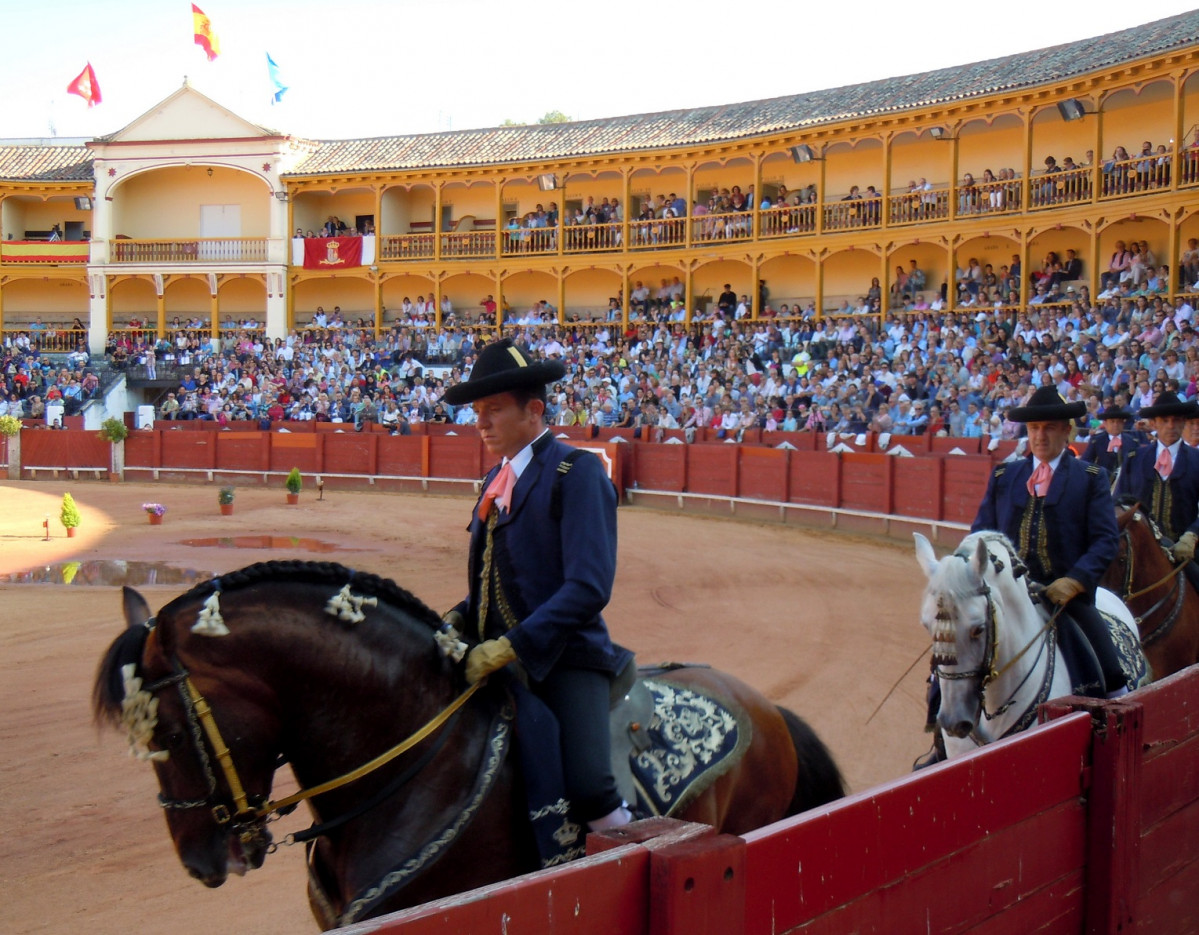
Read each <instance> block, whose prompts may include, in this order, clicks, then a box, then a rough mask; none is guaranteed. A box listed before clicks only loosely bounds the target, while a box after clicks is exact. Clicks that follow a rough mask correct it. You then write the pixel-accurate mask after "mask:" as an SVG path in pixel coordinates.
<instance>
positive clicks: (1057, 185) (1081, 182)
mask: <svg viewBox="0 0 1199 935" xmlns="http://www.w3.org/2000/svg"><path fill="white" fill-rule="evenodd" d="M1094 178H1095V176H1094V173H1093V171H1092V170H1091V169H1090V168H1085V169H1069V170H1062V171H1061V172H1047V173H1044V174H1042V175H1034V176H1033V177H1032V178H1031V179H1029V180H1028V206H1029V207H1030V208H1034V209H1036V208H1047V207H1058V206H1059V205H1069V204H1078V203H1079V202H1080V201H1090V200H1091V196H1092V194H1093V193H1094Z"/></svg>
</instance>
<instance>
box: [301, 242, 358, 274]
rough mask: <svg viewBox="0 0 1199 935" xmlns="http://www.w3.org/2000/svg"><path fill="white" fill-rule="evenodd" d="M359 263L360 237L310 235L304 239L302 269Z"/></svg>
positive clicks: (338, 266) (337, 266) (335, 267)
mask: <svg viewBox="0 0 1199 935" xmlns="http://www.w3.org/2000/svg"><path fill="white" fill-rule="evenodd" d="M361 265H362V238H361V237H310V238H308V239H306V240H305V241H304V269H341V268H344V267H348V266H361Z"/></svg>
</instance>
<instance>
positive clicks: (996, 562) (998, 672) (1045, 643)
mask: <svg viewBox="0 0 1199 935" xmlns="http://www.w3.org/2000/svg"><path fill="white" fill-rule="evenodd" d="M954 554H955V556H956V557H957V558H960V559H961V560H962V561H963V562H969V556H968V555H965V554H962V553H960V552H957V553H954ZM987 558H988V559H989V560H990V562H991V565H992V566H993V567H994V569H995V572H996V574H998V573H1000V572H1002V571H1003V570H1004V567H1005V566H1004V563H1003V559H1001V558H999V557H998V556H996V555H992V554H991V553H990V550H987ZM1008 559H1009V561H1011V563H1012V577H1014V578H1017V579H1019V578H1022V577H1024V576H1025V575H1026V574H1027V573H1028V568H1027V567H1026V566H1025V565H1024V563H1023V562H1022V561H1021V560H1020V558H1019V556H1017V555H1016V554H1015V553H1013V552H1012V551H1011V550H1010V549H1009V550H1008ZM974 593H975V595H976V596H979V597H982V598H984V599H985V600H986V608H987V609H986V613H985V615H984V618H983V620H984V634H983V635H984V645H985V649H984V652H983V658H982V662H981V663H980V664H979V666H978V667H977V668H975V669H968V670H965V671H953V672H950V671H947V670H946V669H945V668H944V666H946V665H957V654H956V652H955V651H953V650H948V651H947V650H946V649H945V647H946V646H947V644H946V642H945V641H940V642H939V643H937V642H934V656H933V674H934V675H936V677H937V678H938V679H945V680H946V681H949V682H956V681H966V680H974V681H976V682H977V683H978V685H977V689H976V693H977V696H978V702H979V710H981V711H982V713H983V716H984V717H985V718H986V719H987V720H988V721H992V720H995V719H996V718H998V717H1001V716H1002V715H1004V714H1006V713H1007V712H1008V711H1009V710H1010V709H1011V707H1012V705H1014V704H1015V702H1016V697H1017V695H1019V693H1020V690H1021V689H1022V688H1023V687H1024V685H1025V684H1026V683H1027V682H1028V680H1029V678H1030V677H1031V676H1032V674H1033V672H1035V671H1036V668H1037V661H1038V660H1039V659H1040V658H1041V656H1042V655H1043V654H1045V653H1046V652H1048V654H1049V656H1048V658H1049V664H1048V666H1047V667H1046V672H1045V675H1044V677H1043V679H1042V684H1041V688H1040V690H1039V691H1038V692H1037V695H1036V698H1034V700H1033V702H1032V703H1031V704H1030V705H1029V707H1028V709H1026V710H1025V712H1024V714H1023V715H1021V717H1020V718H1019V719H1017V722H1016V724H1015V725H1013V726H1012V727H1011V728H1009V729H1008V730H1007V731H1006V732H1005V734H1004V736H1007V735H1008V734H1012V733H1015V732H1017V731H1019V730H1023V729H1024V728H1025V727H1026V726H1028V723H1030V722H1031V716H1032V715H1035V711H1036V707H1037V705H1039V704H1041V703H1042V702H1044V701H1046V700H1048V693H1049V687H1050V685H1051V684H1052V682H1053V669H1054V659H1053V647H1054V645H1055V643H1056V636H1057V630H1056V628H1055V626H1054V624H1055V623H1056V622H1057V618H1058V615H1059V614H1060V613H1061V612H1062V608H1061V607H1058V608H1056V609H1055V610H1054V611H1053V613H1052V614H1050V615H1049V618H1048V619H1047V620H1046V621H1045V625H1044V626H1042V627H1041V629H1039V630H1038V631H1037V632H1036V633H1034V634H1033V635H1032V637H1031V638H1030V639H1029V641H1028V642H1027V643H1025V644H1024V646H1023V647H1021V649H1020V650H1019V651H1018V652H1017V653H1016V654H1015V655H1014V656H1012V658H1010V659H1009V660H1007V661H1006V662H1005V663H1003V665H1001V666H998V667H996V662H995V659H996V656H997V655H998V653H999V629H998V627H997V626H996V618H997V610H996V604H995V597H994V595H993V594H992V592H991V586H990V585H989V584H987V582H986V580H985V579H981V576H980V582H979V586H978V590H976V591H975V592H974ZM937 622H938V630H940V627H941V626H942V625H946V624H948V625H951V624H952V614H951V613H950V611H949V610H948V609H947V608H946V607H944V606H943V605H942V606H939V607H938V610H937ZM1038 643H1039V644H1040V645H1039V648H1038V649H1037V655H1036V658H1035V659H1034V660H1033V664H1032V665H1030V666H1029V668H1028V671H1027V672H1026V673H1025V674H1024V678H1022V679H1021V680H1020V682H1019V683H1018V684H1017V685H1016V687H1015V688H1013V689H1012V691H1011V693H1010V694H1009V695H1008V698H1007V700H1006V701H1004V702H1003V704H1001V705H1000V706H999V707H998V709H997V710H996V711H995V712H994V713H992V712H990V711H989V710H988V708H987V688H988V686H990V685H991V684H992V683H994V682H996V681H997V680H998V679H999V678H1001V677H1002V676H1003V675H1005V674H1006V673H1007V672H1008V671H1009V670H1010V669H1011V668H1012V667H1013V666H1014V665H1015V664H1016V663H1017V662H1019V661H1020V660H1021V659H1022V658H1023V657H1024V656H1025V654H1026V653H1027V652H1028V651H1029V650H1030V649H1032V647H1033V646H1034V645H1037V644H1038ZM938 645H939V646H941V647H942V648H941V649H940V651H939V652H938V650H937V649H936V647H937V646H938ZM970 736H971V738H972V739H973V740H974V741H975V743H982V742H983V741H982V738H981V737H980V736H979V735H978V731H977V728H976V729H975V730H973V731H971V733H970Z"/></svg>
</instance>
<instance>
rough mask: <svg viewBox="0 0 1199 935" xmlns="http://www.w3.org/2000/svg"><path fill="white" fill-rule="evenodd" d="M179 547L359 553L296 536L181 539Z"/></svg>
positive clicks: (343, 547) (334, 543) (319, 540)
mask: <svg viewBox="0 0 1199 935" xmlns="http://www.w3.org/2000/svg"><path fill="white" fill-rule="evenodd" d="M179 544H180V545H187V546H191V547H193V548H197V549H281V550H286V551H289V552H361V551H362V549H348V548H346V547H345V546H343V545H338V544H337V543H336V542H325V541H323V540H321V539H302V538H299V537H297V536H217V537H214V538H211V539H183V540H181V541H180V542H179Z"/></svg>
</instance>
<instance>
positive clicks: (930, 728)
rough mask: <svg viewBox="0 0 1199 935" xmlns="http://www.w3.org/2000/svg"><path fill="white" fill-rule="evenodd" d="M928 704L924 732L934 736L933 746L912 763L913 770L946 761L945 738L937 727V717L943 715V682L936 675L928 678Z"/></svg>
mask: <svg viewBox="0 0 1199 935" xmlns="http://www.w3.org/2000/svg"><path fill="white" fill-rule="evenodd" d="M926 701H927V704H928V720H927V721H926V722H925V725H924V730H925V732H927V733H931V734H932V735H933V745H932V747H931V748H930V749H929V751H928V753H924V754H921V755H920V756H918V757H916V759H915V760H913V761H912V769H913V770H917V769H924V767H926V766H932V765H933V764H934V763H940V762H941V761H942V760H944V759H946V755H945V737H944V735H942V733H941V728H940V727H939V726H938V725H937V715H938V714H940V713H941V682H940V681H939V680H938V679H937V677H936V676H935V675H929V677H928V694H927V696H926Z"/></svg>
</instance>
